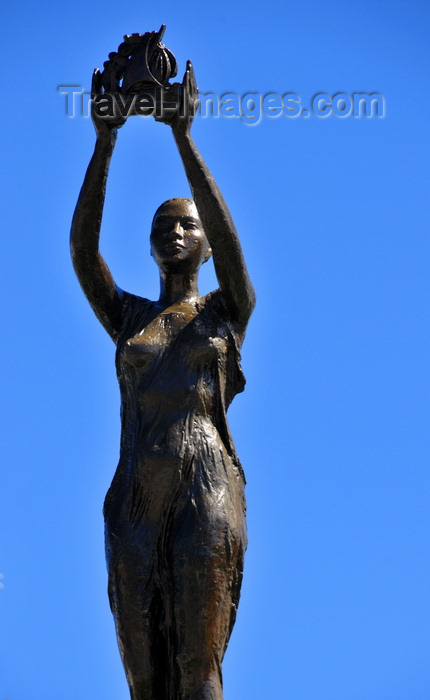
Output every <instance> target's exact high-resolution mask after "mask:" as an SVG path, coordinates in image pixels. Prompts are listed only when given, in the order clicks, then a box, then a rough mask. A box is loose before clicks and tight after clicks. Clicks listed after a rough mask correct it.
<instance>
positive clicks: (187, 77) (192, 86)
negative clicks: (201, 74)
mask: <svg viewBox="0 0 430 700" xmlns="http://www.w3.org/2000/svg"><path fill="white" fill-rule="evenodd" d="M198 94H199V91H198V88H197V83H196V76H195V75H194V68H193V64H192V63H191V61H187V67H186V69H185V73H184V77H183V79H182V99H181V105H180V108H179V112H177V113H176V114H175V117H174V119H173V120H172V123H171V126H172V130H173V133H174V134H175V136H179V135H181V134H185V133H187V132H189V130H190V129H191V124H192V123H193V119H194V117H195V114H196V111H197V101H198Z"/></svg>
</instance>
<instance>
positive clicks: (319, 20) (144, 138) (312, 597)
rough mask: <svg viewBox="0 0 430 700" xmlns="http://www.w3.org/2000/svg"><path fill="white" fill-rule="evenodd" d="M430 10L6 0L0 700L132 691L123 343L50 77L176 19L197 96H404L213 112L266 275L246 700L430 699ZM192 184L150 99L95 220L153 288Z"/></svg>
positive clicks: (256, 354)
mask: <svg viewBox="0 0 430 700" xmlns="http://www.w3.org/2000/svg"><path fill="white" fill-rule="evenodd" d="M155 8H156V9H155ZM429 15H430V10H429V7H428V4H427V3H426V2H418V1H417V0H412V1H411V2H409V3H404V2H399V1H394V2H391V1H390V2H388V1H387V0H381V1H377V0H374V1H373V2H370V1H368V0H367V1H366V0H362V1H361V2H357V1H352V2H348V3H345V2H340V1H337V0H335V1H334V2H332V3H327V2H322V1H321V0H315V1H308V2H306V1H305V2H301V3H298V2H293V3H283V2H281V1H280V0H279V1H274V0H268V2H266V3H263V4H260V5H258V6H256V7H253V6H252V5H251V4H250V3H245V2H237V3H232V2H227V0H219V2H217V3H215V4H213V3H212V4H210V3H209V4H207V3H206V4H205V3H203V4H201V3H198V2H196V1H195V0H190V2H188V3H186V4H185V3H184V4H181V3H161V4H157V5H155V3H154V4H150V3H142V2H135V1H131V2H127V1H125V2H124V3H120V4H118V3H109V2H100V0H95V1H94V2H83V0H75V1H74V2H70V3H62V4H57V3H53V2H48V1H47V0H42V1H41V2H38V3H36V4H34V3H30V2H21V1H20V0H16V1H15V2H13V3H8V4H7V5H6V3H3V7H2V28H1V46H2V49H3V83H2V84H3V88H2V89H3V95H4V99H3V102H2V139H1V140H2V146H1V148H2V152H3V155H2V158H1V165H0V173H1V175H0V177H1V195H2V199H3V204H2V228H3V239H2V240H3V254H2V256H1V265H2V283H3V304H2V318H3V324H2V325H3V343H2V347H1V353H2V367H3V372H2V375H3V391H2V394H3V401H2V426H3V429H4V434H3V438H2V458H3V459H2V461H3V467H2V470H1V477H0V480H1V483H0V494H1V496H0V498H1V504H0V531H1V533H2V536H1V548H0V571H1V572H2V574H3V579H1V582H2V584H3V586H2V589H1V590H0V606H1V612H0V617H1V636H0V645H1V648H0V700H76V699H78V700H127V698H128V690H127V686H126V683H125V677H124V674H123V670H122V667H121V663H120V659H119V654H118V652H117V648H116V640H115V634H114V628H113V622H112V619H111V614H110V611H109V607H108V600H107V595H106V571H105V563H104V550H103V521H102V515H101V507H102V502H103V498H104V494H105V492H106V490H107V488H108V486H109V483H110V480H111V478H112V476H113V473H114V470H115V467H116V462H117V458H118V446H119V395H118V389H117V385H116V377H115V371H114V346H113V344H112V342H111V340H110V339H109V338H108V336H107V335H106V333H105V332H104V330H103V329H102V327H101V326H100V325H99V324H98V322H97V320H96V319H95V317H94V316H93V314H92V311H91V309H90V307H89V305H88V303H87V301H86V299H85V298H84V296H83V294H82V293H81V290H80V288H79V285H78V283H77V280H76V279H75V277H74V273H73V270H72V266H71V263H70V259H69V252H68V233H69V227H70V220H71V216H72V213H73V209H74V205H75V202H76V198H77V195H78V192H79V188H80V186H81V182H82V179H83V175H84V172H85V168H86V166H87V163H88V160H89V158H90V155H91V152H92V148H93V143H94V130H93V127H92V125H91V123H90V121H89V119H86V118H84V117H82V116H77V117H75V118H68V117H67V116H66V114H65V98H64V96H62V95H60V94H59V93H58V91H57V86H58V85H67V84H69V85H71V84H74V85H80V86H82V87H83V88H84V89H88V88H89V86H90V76H91V72H92V69H93V68H94V67H95V66H102V64H103V61H104V60H106V57H107V54H108V53H109V52H110V51H113V50H116V48H117V46H118V44H119V43H120V41H121V39H122V35H123V34H126V33H131V32H144V31H149V30H154V29H158V28H159V26H160V24H161V23H166V24H167V31H166V34H165V42H166V44H167V46H168V47H169V48H170V49H171V50H172V51H173V52H174V53H175V55H176V57H177V59H178V62H179V65H180V71H181V73H182V71H183V69H184V66H185V61H186V59H188V58H191V59H192V60H193V62H194V65H195V70H196V75H197V80H198V84H199V87H200V88H201V90H202V91H203V92H209V91H213V92H216V93H220V94H221V93H225V92H230V91H231V92H235V93H237V94H239V95H242V94H244V93H246V92H249V91H254V92H259V93H261V94H265V93H267V92H276V93H279V94H284V93H286V92H295V93H297V94H298V95H300V97H301V99H302V103H303V105H304V106H309V105H310V100H311V97H312V96H313V95H314V94H315V93H318V92H324V93H327V94H329V95H333V94H336V93H339V92H343V93H347V94H352V93H354V92H378V93H380V94H381V95H383V96H384V98H385V116H384V118H376V117H375V118H372V119H366V118H354V117H352V116H348V117H344V118H342V117H336V116H334V115H332V116H329V117H327V118H317V117H316V116H315V115H312V114H311V115H310V116H309V117H296V118H289V117H285V116H281V117H279V118H277V119H275V118H269V117H266V118H263V119H262V120H261V123H259V124H258V125H256V126H250V125H248V124H246V123H244V122H243V121H241V120H240V119H234V118H226V117H221V118H219V119H214V118H207V119H202V118H200V119H199V118H197V119H196V122H195V124H194V127H193V134H194V136H195V139H196V141H197V143H198V145H199V146H200V148H201V151H202V153H203V154H204V156H205V158H206V160H207V162H208V164H209V167H210V168H211V169H212V171H213V173H214V175H215V176H216V178H217V180H218V182H219V185H220V187H221V189H222V191H223V193H224V196H225V198H226V200H227V202H228V204H229V205H230V208H231V211H232V214H233V216H234V219H235V221H236V224H237V228H238V230H239V233H240V235H241V239H242V241H243V247H244V250H245V254H246V258H247V261H248V265H249V270H250V273H251V276H252V279H253V281H254V284H255V287H256V290H257V294H258V306H257V309H256V311H255V314H254V316H253V318H252V320H251V324H250V327H249V332H248V335H247V338H246V341H245V345H244V349H243V365H244V370H245V373H246V376H247V380H248V383H247V388H246V391H245V393H244V394H242V395H240V396H238V397H237V398H236V400H235V402H234V404H233V406H232V408H231V410H230V414H229V415H230V425H231V428H232V432H233V435H234V438H235V442H236V445H237V449H238V452H239V455H240V457H241V460H242V462H243V465H244V468H245V471H246V475H247V479H248V485H247V498H248V513H249V514H248V524H249V540H250V545H249V549H248V553H247V560H246V571H245V578H244V585H243V593H242V600H241V605H240V609H239V615H238V621H237V624H236V628H235V630H234V633H233V636H232V640H231V643H230V647H229V649H228V652H227V655H226V659H225V662H224V679H225V680H224V684H225V698H226V700H429V699H430V666H429V663H428V659H429V651H430V592H429V591H430V553H429V544H428V542H429V530H430V469H429V466H430V465H429V454H430V449H429V447H430V445H429V434H430V431H429V417H430V416H429V399H430V392H429V388H430V376H429V320H430V319H429V297H430V295H429V281H428V280H429V272H428V271H429V262H430V260H429V247H430V246H429V225H428V222H429V214H430V212H429V196H428V190H429V159H430V153H429V142H430V137H429V119H428V115H429V112H430V103H429V83H428V71H429V52H430V45H429V40H428V35H429ZM187 195H188V188H187V183H186V180H185V176H184V173H183V171H182V166H181V164H180V161H179V158H178V155H177V153H176V151H175V147H174V144H173V139H172V137H171V134H170V133H169V129H168V127H165V126H164V125H162V124H156V123H155V122H154V121H153V120H148V119H140V118H137V117H133V118H131V119H130V120H129V122H128V123H127V124H126V125H125V127H124V128H123V129H122V131H121V132H120V134H119V138H118V143H117V147H116V152H115V154H114V158H113V163H112V169H111V177H110V180H109V187H108V196H107V204H106V209H105V217H104V224H103V230H102V249H103V253H104V255H105V257H106V259H107V261H108V263H109V265H110V267H111V269H112V272H113V274H114V277H115V279H116V281H117V282H118V284H119V285H120V286H121V287H123V288H125V289H127V290H129V291H132V292H136V293H138V294H141V295H143V296H147V297H156V296H157V282H158V280H157V272H156V268H155V266H154V263H153V261H152V260H151V258H150V257H149V244H148V232H149V226H150V221H151V217H152V214H153V212H154V211H155V209H156V207H157V206H158V204H159V203H160V202H161V201H163V200H164V199H166V198H168V197H171V196H187ZM207 268H208V269H207V270H206V271H205V272H204V275H203V277H204V279H203V280H202V285H201V291H202V292H207V291H209V290H210V289H211V287H213V286H214V284H215V282H214V277H213V273H211V271H210V269H209V266H207Z"/></svg>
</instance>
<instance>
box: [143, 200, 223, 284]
mask: <svg viewBox="0 0 430 700" xmlns="http://www.w3.org/2000/svg"><path fill="white" fill-rule="evenodd" d="M150 240H151V255H152V257H153V258H154V260H155V262H156V263H157V265H158V267H159V268H160V270H162V271H164V272H184V273H193V272H196V271H197V270H198V269H199V267H200V265H201V264H202V263H203V262H206V260H208V259H209V258H210V256H211V253H212V251H211V249H210V247H209V242H208V239H207V238H206V234H205V232H204V230H203V226H202V222H201V221H200V217H199V213H198V211H197V208H196V205H195V204H194V201H193V200H192V199H185V198H182V197H181V198H180V197H177V198H175V199H168V200H167V201H166V202H163V204H161V205H160V206H159V207H158V209H157V211H156V212H155V214H154V218H153V220H152V228H151V239H150Z"/></svg>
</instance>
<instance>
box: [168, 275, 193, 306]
mask: <svg viewBox="0 0 430 700" xmlns="http://www.w3.org/2000/svg"><path fill="white" fill-rule="evenodd" d="M199 296H200V295H199V290H198V285H197V272H194V273H191V274H184V273H178V274H175V273H169V274H164V273H160V298H159V301H160V303H161V304H163V305H164V304H165V305H167V306H169V305H170V304H174V303H177V302H180V301H188V302H191V301H195V300H196V299H199Z"/></svg>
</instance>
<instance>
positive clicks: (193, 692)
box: [71, 35, 255, 700]
mask: <svg viewBox="0 0 430 700" xmlns="http://www.w3.org/2000/svg"><path fill="white" fill-rule="evenodd" d="M132 36H138V35H132ZM141 36H144V35H141ZM146 41H147V44H148V40H146ZM151 41H152V40H151ZM148 45H149V44H148ZM151 46H153V44H151ZM140 53H142V52H140ZM168 56H169V60H170V63H171V64H172V63H173V60H172V55H171V54H170V52H169V54H168ZM173 59H174V57H173ZM139 60H141V56H140V59H139ZM162 67H163V66H162ZM152 72H153V70H152ZM129 75H131V76H132V77H131V78H130V82H131V81H133V84H134V85H135V84H136V83H138V82H139V76H138V75H136V74H134V73H133V71H132V70H130V72H129ZM92 89H93V98H95V96H96V95H100V94H103V91H104V90H105V89H106V87H103V78H102V74H100V73H99V72H98V71H95V72H94V76H93V87H92ZM177 94H180V95H181V105H180V107H181V109H180V110H177V111H176V112H175V113H173V112H172V110H169V111H168V114H167V115H161V116H160V115H158V116H157V119H158V120H159V121H164V122H165V123H168V124H169V126H170V128H171V130H172V133H173V137H174V140H175V142H176V146H177V148H178V151H179V154H180V157H181V159H182V162H183V165H184V168H185V172H186V175H187V178H188V181H189V184H190V187H191V191H192V195H193V199H179V198H178V199H171V200H168V201H167V202H164V203H163V204H162V205H161V206H160V207H159V208H158V210H157V211H156V213H155V216H154V219H153V222H152V229H151V235H150V241H151V253H152V256H153V258H154V260H155V262H156V263H157V265H158V267H159V271H160V296H159V299H158V300H157V301H150V300H148V299H145V298H142V297H140V296H137V295H135V294H131V293H129V292H125V291H123V290H121V289H119V287H118V286H117V285H116V284H115V282H114V280H113V278H112V276H111V273H110V271H109V269H108V267H107V265H106V263H105V261H104V260H103V258H102V257H101V255H100V252H99V234H100V226H101V220H102V213H103V205H104V199H105V188H106V180H107V176H108V170H109V164H110V160H111V156H112V153H113V150H114V146H115V142H116V139H117V131H116V129H115V128H114V123H115V125H116V126H120V123H118V121H116V122H114V121H112V120H111V121H109V120H106V119H103V118H102V117H101V116H100V115H99V114H97V112H96V110H95V108H94V104H95V102H94V101H93V110H92V117H93V122H94V126H95V129H96V134H97V140H96V145H95V150H94V154H93V156H92V158H91V161H90V164H89V166H88V169H87V172H86V175H85V179H84V183H83V186H82V189H81V192H80V195H79V199H78V202H77V205H76V210H75V214H74V218H73V223H72V230H71V251H72V258H73V264H74V267H75V271H76V274H77V276H78V278H79V281H80V283H81V285H82V288H83V290H84V292H85V294H86V296H87V298H88V300H89V302H90V304H91V306H92V308H93V309H94V312H95V314H96V316H97V318H98V319H99V321H100V322H101V323H102V324H103V326H104V328H105V329H106V331H107V332H108V333H109V335H110V336H111V338H112V339H113V341H114V342H115V343H116V347H117V350H116V369H117V374H118V381H119V385H120V390H121V402H122V405H121V420H122V433H121V449H120V459H119V464H118V468H117V471H116V473H115V475H114V478H113V481H112V485H111V487H110V488H109V491H108V493H107V496H106V500H105V505H104V516H105V524H106V527H105V534H106V560H107V567H108V573H109V599H110V605H111V608H112V612H113V615H114V618H115V625H116V631H117V638H118V644H119V648H120V652H121V657H122V661H123V664H124V668H125V672H126V675H127V680H128V684H129V687H130V694H131V698H132V699H133V700H185V699H187V700H222V697H223V694H222V674H221V663H222V659H223V656H224V652H225V650H226V647H227V643H228V640H229V637H230V634H231V631H232V628H233V625H234V621H235V617H236V611H237V605H238V601H239V593H240V586H241V580H242V571H243V556H244V551H245V548H246V524H245V499H244V477H243V472H242V468H241V465H240V462H239V460H238V457H237V454H236V451H235V448H234V444H233V441H232V438H231V435H230V431H229V428H228V424H227V420H226V411H227V408H228V406H229V404H230V402H231V401H232V399H233V398H234V396H235V394H236V393H238V392H240V391H242V390H243V388H244V377H243V374H242V371H241V368H240V355H239V351H240V347H241V344H242V341H243V338H244V334H245V329H246V326H247V323H248V320H249V317H250V315H251V313H252V310H253V308H254V303H255V295H254V291H253V288H252V285H251V282H250V280H249V277H248V274H247V270H246V266H245V262H244V259H243V255H242V251H241V246H240V243H239V238H238V236H237V233H236V230H235V227H234V224H233V221H232V219H231V216H230V213H229V211H228V209H227V206H226V204H225V202H224V199H223V197H222V195H221V193H220V191H219V189H218V187H217V185H216V183H215V182H214V179H213V177H212V175H211V174H210V172H209V170H208V168H207V166H206V164H205V162H204V160H203V158H202V156H201V155H200V153H199V151H198V149H197V147H196V145H195V144H194V142H193V139H192V138H191V135H190V127H191V124H192V121H193V114H194V106H195V100H196V96H197V87H196V84H195V79H194V73H193V69H192V66H191V63H190V62H188V64H187V69H186V72H185V75H184V79H183V83H182V86H181V89H180V91H178V93H177ZM123 121H124V120H123ZM211 255H212V256H213V261H214V265H215V270H216V275H217V278H218V284H219V288H218V289H217V290H215V291H214V292H212V293H210V294H208V295H206V296H200V294H199V291H198V286H197V278H198V272H199V268H200V265H201V264H202V263H203V262H205V261H206V260H207V259H208V258H209V257H210V256H211Z"/></svg>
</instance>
